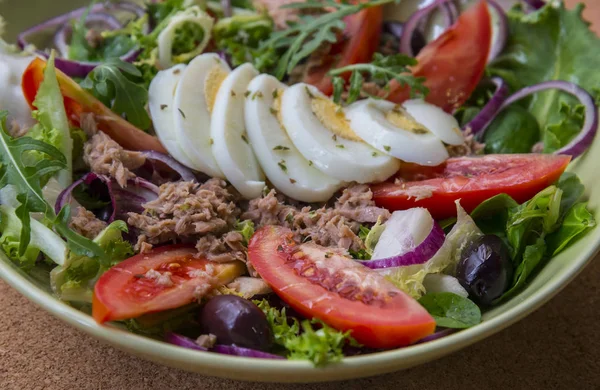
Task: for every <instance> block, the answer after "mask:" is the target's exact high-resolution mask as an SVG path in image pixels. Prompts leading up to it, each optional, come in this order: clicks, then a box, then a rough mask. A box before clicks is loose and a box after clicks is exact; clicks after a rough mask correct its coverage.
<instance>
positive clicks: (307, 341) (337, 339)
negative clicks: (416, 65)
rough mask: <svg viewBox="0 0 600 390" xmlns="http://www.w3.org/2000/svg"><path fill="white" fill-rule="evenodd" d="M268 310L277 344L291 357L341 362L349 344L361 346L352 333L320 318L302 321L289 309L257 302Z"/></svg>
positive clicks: (317, 362) (319, 364) (322, 361)
mask: <svg viewBox="0 0 600 390" xmlns="http://www.w3.org/2000/svg"><path fill="white" fill-rule="evenodd" d="M254 303H255V304H256V305H257V306H258V307H259V308H260V309H261V310H262V311H263V312H264V313H265V315H266V317H267V322H268V323H269V325H270V326H271V330H272V331H273V336H274V339H275V343H276V344H277V345H278V346H280V347H281V348H282V349H283V351H284V354H285V355H286V356H287V358H288V359H291V360H308V361H311V362H312V363H313V364H314V365H315V366H318V367H319V366H324V365H327V364H331V363H335V362H339V361H340V360H341V359H342V358H343V357H344V353H343V350H342V348H343V347H344V346H345V345H346V344H349V345H352V346H360V345H359V344H358V343H357V342H356V340H354V339H353V338H352V337H351V336H350V332H340V331H337V330H335V329H333V328H331V327H330V326H328V325H327V324H325V323H323V322H322V321H319V320H317V319H313V320H303V321H302V322H300V321H298V320H297V319H296V318H293V317H288V316H287V315H286V310H285V308H283V309H277V308H274V307H271V306H270V305H269V303H268V301H266V300H264V299H263V300H262V301H254Z"/></svg>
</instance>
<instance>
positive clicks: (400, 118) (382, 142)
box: [346, 99, 448, 166]
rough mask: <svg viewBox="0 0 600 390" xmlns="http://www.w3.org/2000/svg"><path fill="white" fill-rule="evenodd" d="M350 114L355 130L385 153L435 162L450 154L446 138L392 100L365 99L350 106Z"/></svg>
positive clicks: (412, 160) (430, 163) (419, 161)
mask: <svg viewBox="0 0 600 390" xmlns="http://www.w3.org/2000/svg"><path fill="white" fill-rule="evenodd" d="M426 104H427V103H426ZM346 116H347V117H348V119H349V120H350V125H351V126H352V128H353V129H354V131H356V133H357V134H358V135H359V136H360V137H361V138H362V139H363V140H365V142H366V143H368V144H369V145H371V146H373V147H374V148H376V149H378V150H379V151H380V152H382V153H384V154H389V155H390V156H394V157H396V158H399V159H401V160H403V161H406V162H412V163H416V164H420V165H432V166H433V165H439V164H441V163H442V162H444V161H445V160H446V159H447V158H448V151H447V150H446V148H445V147H444V144H443V143H442V141H441V140H440V139H439V138H438V137H437V136H436V135H435V134H433V133H432V132H431V131H429V130H428V129H426V128H425V127H424V126H423V125H421V124H419V123H417V122H416V121H415V120H414V119H412V118H411V116H410V115H408V114H407V113H406V111H405V110H404V109H402V107H401V106H396V105H395V104H394V103H392V102H388V101H385V100H375V99H366V100H361V101H358V102H355V103H353V104H351V105H350V106H349V107H348V108H347V109H346Z"/></svg>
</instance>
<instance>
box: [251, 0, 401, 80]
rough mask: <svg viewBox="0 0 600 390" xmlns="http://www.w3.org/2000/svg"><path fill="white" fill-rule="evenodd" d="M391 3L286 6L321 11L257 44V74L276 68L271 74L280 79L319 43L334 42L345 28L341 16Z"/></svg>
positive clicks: (312, 0)
mask: <svg viewBox="0 0 600 390" xmlns="http://www.w3.org/2000/svg"><path fill="white" fill-rule="evenodd" d="M393 1H395V0H374V1H369V2H360V3H358V4H349V3H346V2H336V1H333V0H326V1H317V0H308V1H305V2H301V3H292V4H287V5H286V6H284V7H283V8H311V9H314V10H315V12H316V11H322V12H319V13H317V14H316V15H302V16H300V17H299V20H298V21H297V22H293V23H288V25H289V27H288V28H286V29H285V30H281V31H276V32H274V33H273V34H271V37H270V38H269V39H267V40H265V41H263V42H262V43H261V45H260V48H259V49H260V50H259V52H257V55H256V57H255V60H254V65H255V66H256V68H257V69H258V70H259V71H260V72H267V71H268V70H270V68H271V67H272V66H273V65H276V66H275V69H274V70H273V71H272V74H273V75H275V77H277V78H278V79H280V80H281V79H283V77H284V76H285V75H286V74H289V73H290V72H291V71H292V70H293V69H294V68H295V67H296V65H298V64H299V63H300V61H302V60H304V59H305V58H307V57H308V56H310V55H311V54H312V53H313V52H314V51H316V50H317V49H318V48H319V47H321V46H322V45H323V44H326V43H335V42H336V41H337V33H338V32H339V31H342V30H343V29H344V28H345V27H346V24H345V23H344V21H343V18H344V17H346V16H348V15H352V14H355V13H357V12H359V11H360V10H362V9H365V8H369V7H377V6H380V5H383V4H388V3H391V2H393ZM326 9H327V10H326ZM327 11H330V12H327ZM282 53H283V54H282Z"/></svg>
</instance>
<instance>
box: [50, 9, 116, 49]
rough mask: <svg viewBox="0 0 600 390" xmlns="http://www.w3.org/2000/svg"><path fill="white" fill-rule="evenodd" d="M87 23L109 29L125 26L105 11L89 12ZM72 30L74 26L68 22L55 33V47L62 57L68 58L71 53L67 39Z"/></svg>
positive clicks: (87, 24)
mask: <svg viewBox="0 0 600 390" xmlns="http://www.w3.org/2000/svg"><path fill="white" fill-rule="evenodd" d="M85 24H86V26H88V27H89V26H90V25H100V26H102V27H104V28H105V29H107V30H117V29H120V28H122V27H123V25H122V24H121V22H119V20H118V19H117V18H115V17H114V16H112V15H110V14H106V13H104V12H97V13H93V14H88V16H87V18H86V19H85ZM72 32H73V26H71V24H70V23H66V24H65V25H63V26H62V27H61V28H59V29H58V31H57V32H56V34H54V38H53V43H54V47H56V50H58V52H59V53H60V56H61V57H65V58H66V57H68V55H69V44H68V42H67V40H68V39H69V35H70V34H71V33H72Z"/></svg>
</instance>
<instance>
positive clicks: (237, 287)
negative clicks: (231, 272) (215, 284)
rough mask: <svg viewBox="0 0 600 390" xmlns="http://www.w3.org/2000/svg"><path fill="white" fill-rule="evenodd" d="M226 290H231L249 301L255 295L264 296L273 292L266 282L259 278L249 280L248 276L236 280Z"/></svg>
mask: <svg viewBox="0 0 600 390" xmlns="http://www.w3.org/2000/svg"><path fill="white" fill-rule="evenodd" d="M227 288H230V289H232V290H233V291H235V292H236V293H238V294H240V295H241V296H242V297H243V298H246V299H250V298H252V297H253V296H255V295H265V294H269V293H272V292H273V290H271V287H269V285H268V284H267V282H265V281H264V280H262V279H261V278H250V277H248V276H240V277H238V278H236V279H235V280H234V281H233V282H231V283H229V284H228V285H227Z"/></svg>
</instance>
